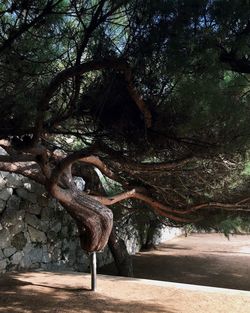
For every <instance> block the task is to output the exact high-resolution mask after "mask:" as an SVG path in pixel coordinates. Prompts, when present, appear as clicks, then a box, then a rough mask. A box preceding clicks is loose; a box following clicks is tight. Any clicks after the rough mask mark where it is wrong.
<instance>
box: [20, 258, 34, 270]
mask: <svg viewBox="0 0 250 313" xmlns="http://www.w3.org/2000/svg"><path fill="white" fill-rule="evenodd" d="M31 264H32V262H31V259H30V257H29V255H28V254H24V256H23V258H22V259H21V261H20V263H19V265H20V267H22V268H27V269H28V268H30V267H31Z"/></svg>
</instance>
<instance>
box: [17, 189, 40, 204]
mask: <svg viewBox="0 0 250 313" xmlns="http://www.w3.org/2000/svg"><path fill="white" fill-rule="evenodd" d="M16 193H17V195H18V196H19V197H20V198H22V199H24V200H28V201H30V202H31V203H36V198H37V197H36V194H34V193H31V192H28V191H27V190H25V189H24V188H17V189H16Z"/></svg>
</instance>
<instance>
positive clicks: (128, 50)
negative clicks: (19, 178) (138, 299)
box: [0, 0, 250, 251]
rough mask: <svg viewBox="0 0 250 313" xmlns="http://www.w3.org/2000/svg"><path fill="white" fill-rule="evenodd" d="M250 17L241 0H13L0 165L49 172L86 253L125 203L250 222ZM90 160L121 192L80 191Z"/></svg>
mask: <svg viewBox="0 0 250 313" xmlns="http://www.w3.org/2000/svg"><path fill="white" fill-rule="evenodd" d="M249 16H250V6H249V3H248V1H238V0H237V1H236V0H234V1H227V0H223V1H222V0H221V1H219V0H217V1H211V0H209V1H208V0H207V1H205V0H186V1H184V0H183V1H170V0H169V1H168V0H155V1H149V0H147V1H145V0H144V1H142V0H131V1H130V0H116V1H114V0H99V1H98V0H97V1H96V0H84V1H79V0H37V1H29V0H22V1H15V0H13V1H11V0H9V1H7V0H6V1H2V2H1V4H0V21H1V23H0V64H1V74H0V91H1V92H0V113H1V125H0V143H1V146H2V147H3V148H4V149H5V150H6V151H7V153H8V155H6V156H1V157H0V169H1V170H3V171H10V172H16V173H20V174H22V175H25V176H27V177H30V178H32V179H34V180H36V181H38V182H40V183H41V184H44V185H45V187H46V188H47V190H48V192H49V193H50V194H51V195H52V196H54V197H55V198H56V199H58V200H59V202H60V203H61V204H62V205H63V206H64V207H65V208H66V210H67V211H68V212H69V213H70V214H71V216H72V217H73V218H74V219H75V220H76V223H77V226H78V230H79V235H80V240H81V244H82V247H83V249H85V250H87V251H94V250H100V249H102V248H103V247H104V246H105V245H106V243H107V240H108V238H109V235H110V232H111V229H112V219H113V215H112V211H111V210H110V209H108V208H107V206H112V205H117V203H120V202H121V201H123V205H120V206H117V207H116V210H117V209H121V210H122V211H124V210H125V211H130V210H136V209H137V210H140V208H142V207H143V208H145V207H146V208H147V209H148V210H151V211H153V212H154V213H156V214H157V215H159V216H161V217H162V221H164V222H168V223H173V224H180V223H181V224H183V223H196V224H197V225H198V226H199V225H200V226H204V225H210V224H211V225H215V224H216V223H217V224H216V225H219V224H220V222H221V221H223V222H224V223H225V221H227V220H228V221H229V220H230V219H231V218H237V219H239V218H241V219H242V220H243V221H248V216H249V214H248V212H249V210H250V197H249V195H248V185H249V179H248V154H249V152H248V151H249V144H250V140H249V139H250V137H249V130H248V125H249V122H250V114H249V113H250V112H249V111H250V105H249V99H250V89H249V73H250V54H249V53H250V20H249ZM79 163H81V164H83V166H85V167H86V166H93V167H95V168H97V169H98V170H99V171H100V172H98V173H99V174H98V175H99V178H100V180H101V181H102V178H103V175H104V176H106V177H108V178H109V179H111V182H112V184H113V187H114V188H113V189H114V190H115V191H116V192H114V191H113V194H112V195H107V194H105V192H104V190H102V192H101V193H100V189H99V191H98V192H97V190H93V188H92V187H93V186H90V184H89V185H88V181H87V188H88V189H89V190H88V192H80V191H79V190H77V188H76V186H75V184H74V181H73V179H72V176H74V175H77V173H79V172H78V167H77V165H78V164H79ZM86 175H87V174H86ZM83 176H84V172H83ZM129 199H131V200H129Z"/></svg>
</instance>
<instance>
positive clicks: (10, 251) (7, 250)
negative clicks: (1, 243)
mask: <svg viewBox="0 0 250 313" xmlns="http://www.w3.org/2000/svg"><path fill="white" fill-rule="evenodd" d="M15 252H16V248H14V247H8V248H5V249H4V250H3V253H4V255H5V257H6V258H9V257H10V256H12V255H13V254H14V253H15Z"/></svg>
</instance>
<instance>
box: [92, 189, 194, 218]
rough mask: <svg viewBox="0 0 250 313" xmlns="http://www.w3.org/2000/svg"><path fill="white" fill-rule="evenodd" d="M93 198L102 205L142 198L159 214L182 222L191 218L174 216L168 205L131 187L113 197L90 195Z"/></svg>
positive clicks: (173, 211) (174, 211)
mask: <svg viewBox="0 0 250 313" xmlns="http://www.w3.org/2000/svg"><path fill="white" fill-rule="evenodd" d="M92 197H93V198H94V199H96V200H98V201H100V202H101V203H102V204H104V205H112V204H115V203H117V202H120V201H122V200H126V199H131V198H133V199H138V200H142V201H143V202H145V203H147V204H149V205H150V206H151V207H152V208H153V210H154V211H156V212H157V213H159V214H160V215H162V216H164V217H167V218H169V219H171V220H174V221H177V222H183V223H188V222H189V223H190V222H192V219H187V218H184V217H179V216H174V215H172V214H170V213H169V212H172V213H177V212H178V211H177V210H173V209H172V208H170V207H167V206H165V205H163V204H162V203H160V202H158V201H156V200H153V199H152V198H150V197H148V196H145V195H143V194H141V193H139V192H137V190H136V189H132V190H130V191H127V192H124V193H121V194H119V195H116V196H113V197H110V198H108V197H98V196H92Z"/></svg>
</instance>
